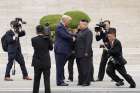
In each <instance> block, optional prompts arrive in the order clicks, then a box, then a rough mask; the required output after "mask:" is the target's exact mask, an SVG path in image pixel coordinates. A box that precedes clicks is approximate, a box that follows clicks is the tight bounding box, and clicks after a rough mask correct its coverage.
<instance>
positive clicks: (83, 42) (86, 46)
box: [75, 28, 93, 58]
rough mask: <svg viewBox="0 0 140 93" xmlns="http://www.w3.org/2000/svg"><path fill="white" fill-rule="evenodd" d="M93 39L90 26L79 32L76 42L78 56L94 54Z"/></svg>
mask: <svg viewBox="0 0 140 93" xmlns="http://www.w3.org/2000/svg"><path fill="white" fill-rule="evenodd" d="M92 40H93V34H92V32H91V31H90V30H89V29H88V28H86V29H85V30H83V31H79V32H78V33H77V39H76V44H75V45H76V47H75V50H76V57H77V58H81V57H85V53H87V54H88V56H92V55H93V54H92V53H93V50H92Z"/></svg>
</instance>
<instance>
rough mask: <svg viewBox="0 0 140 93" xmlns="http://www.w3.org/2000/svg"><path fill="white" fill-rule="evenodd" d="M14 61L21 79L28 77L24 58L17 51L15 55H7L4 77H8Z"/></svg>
mask: <svg viewBox="0 0 140 93" xmlns="http://www.w3.org/2000/svg"><path fill="white" fill-rule="evenodd" d="M14 61H17V62H18V63H19V65H20V68H21V71H22V74H23V77H26V76H28V73H27V69H26V66H25V61H24V57H23V55H22V53H21V51H20V50H17V51H16V52H15V53H8V63H7V67H6V73H5V77H10V71H11V68H12V66H13V63H14Z"/></svg>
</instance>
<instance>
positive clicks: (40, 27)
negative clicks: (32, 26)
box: [36, 25, 44, 33]
mask: <svg viewBox="0 0 140 93" xmlns="http://www.w3.org/2000/svg"><path fill="white" fill-rule="evenodd" d="M36 32H37V33H44V27H43V26H42V25H37V26H36Z"/></svg>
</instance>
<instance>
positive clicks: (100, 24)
mask: <svg viewBox="0 0 140 93" xmlns="http://www.w3.org/2000/svg"><path fill="white" fill-rule="evenodd" d="M105 27H106V25H105V24H104V21H102V19H101V21H100V22H99V24H96V27H95V32H101V31H102V29H105Z"/></svg>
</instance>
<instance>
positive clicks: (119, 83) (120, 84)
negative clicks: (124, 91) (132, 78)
mask: <svg viewBox="0 0 140 93" xmlns="http://www.w3.org/2000/svg"><path fill="white" fill-rule="evenodd" d="M123 85H124V82H123V81H119V82H117V83H116V86H123Z"/></svg>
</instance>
